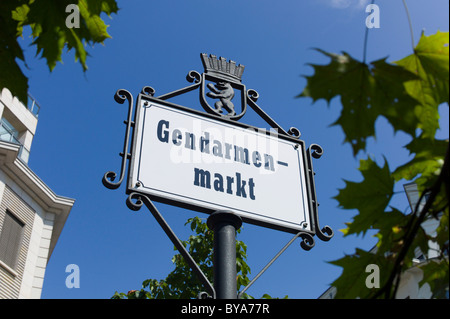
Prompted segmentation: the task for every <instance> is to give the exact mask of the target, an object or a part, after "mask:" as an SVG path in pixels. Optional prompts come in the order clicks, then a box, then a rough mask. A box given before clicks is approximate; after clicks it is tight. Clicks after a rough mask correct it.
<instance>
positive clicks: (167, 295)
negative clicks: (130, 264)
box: [112, 217, 287, 299]
mask: <svg viewBox="0 0 450 319" xmlns="http://www.w3.org/2000/svg"><path fill="white" fill-rule="evenodd" d="M188 224H189V225H190V228H191V230H192V231H193V232H195V234H196V235H191V236H189V239H188V240H187V241H182V243H183V245H184V246H185V247H187V248H188V252H189V254H190V255H191V256H192V258H194V260H195V261H196V262H197V264H198V265H199V267H200V269H201V270H202V272H203V273H204V274H205V276H206V277H207V278H208V280H209V281H210V282H211V283H212V282H213V277H214V276H213V253H212V247H213V242H214V233H213V232H212V231H211V230H209V229H208V227H207V226H206V223H205V222H203V221H202V220H201V219H200V218H199V217H194V218H190V219H188V221H187V222H186V224H185V225H188ZM241 229H242V228H240V229H238V230H237V232H238V233H240V231H241ZM174 250H175V248H174ZM246 260H247V246H246V245H245V244H244V243H243V242H242V241H239V240H236V271H237V288H238V290H239V289H240V288H241V287H242V288H244V287H245V286H247V285H248V283H249V282H250V280H249V278H248V274H249V273H250V267H249V266H248V265H247V262H246ZM172 262H173V263H174V265H175V269H174V270H173V271H172V272H170V273H169V275H168V276H167V277H166V278H165V279H161V280H157V279H147V280H145V281H144V282H143V283H142V288H141V289H140V290H130V291H128V293H119V292H116V293H115V294H114V295H113V297H112V299H190V298H197V297H198V294H199V293H200V292H202V291H205V289H204V287H203V285H202V284H201V282H200V281H199V280H198V279H197V277H196V275H195V274H194V273H193V272H192V271H191V269H190V267H189V265H188V264H187V263H186V262H185V261H184V258H183V257H182V256H181V255H180V254H176V255H175V256H174V257H173V258H172ZM243 297H244V298H253V297H252V296H249V295H247V294H244V296H243ZM286 297H287V296H286ZM286 297H285V298H286ZM261 298H262V299H271V298H272V297H271V296H270V295H268V294H264V295H263V296H262V297H261Z"/></svg>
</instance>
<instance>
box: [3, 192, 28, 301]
mask: <svg viewBox="0 0 450 319" xmlns="http://www.w3.org/2000/svg"><path fill="white" fill-rule="evenodd" d="M1 187H2V189H3V190H2V198H1V202H0V231H3V224H4V220H5V216H6V210H8V211H9V212H10V213H12V214H13V215H14V217H16V218H17V219H19V220H20V221H21V222H23V223H24V227H23V236H22V242H21V245H20V250H19V253H18V258H17V263H16V265H15V268H14V269H12V268H10V267H9V266H7V265H6V264H5V263H3V262H2V263H0V266H1V267H0V282H1V284H0V298H18V297H19V294H20V288H21V285H22V277H23V274H24V270H25V264H26V260H27V255H28V247H29V245H30V239H31V233H32V229H33V223H34V217H35V212H34V211H33V209H31V208H30V207H29V206H28V205H27V204H26V203H24V201H23V200H21V199H20V197H18V196H17V194H16V193H15V192H13V191H12V190H11V189H10V188H9V187H8V186H7V185H5V184H3V185H1Z"/></svg>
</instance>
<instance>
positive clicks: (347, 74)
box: [298, 49, 376, 154]
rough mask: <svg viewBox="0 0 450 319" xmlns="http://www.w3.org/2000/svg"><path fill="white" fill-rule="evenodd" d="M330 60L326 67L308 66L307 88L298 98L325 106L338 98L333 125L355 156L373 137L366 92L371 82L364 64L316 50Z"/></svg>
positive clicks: (343, 56)
mask: <svg viewBox="0 0 450 319" xmlns="http://www.w3.org/2000/svg"><path fill="white" fill-rule="evenodd" d="M316 50H317V51H319V52H321V53H322V54H324V55H326V56H328V57H329V58H331V62H330V63H329V64H328V65H311V66H312V67H313V68H314V75H313V76H306V79H307V81H308V82H307V85H306V87H305V88H304V90H303V92H302V93H301V94H300V95H299V96H298V97H311V98H312V99H313V102H315V101H317V100H319V99H325V100H326V101H327V102H328V103H329V102H330V101H331V99H332V98H334V97H335V96H338V95H339V96H340V97H341V102H342V105H343V106H344V108H343V109H342V113H341V115H340V117H339V119H338V120H337V121H336V122H335V123H333V125H340V126H341V127H342V130H343V131H344V133H345V142H349V143H350V144H351V145H352V147H353V152H354V154H356V153H357V152H358V151H359V150H362V149H365V146H366V143H365V140H366V138H367V137H369V136H373V135H374V134H375V128H374V123H375V120H376V113H375V112H374V111H373V109H371V107H370V95H371V93H370V91H371V88H372V86H373V79H372V78H371V76H370V71H369V68H368V66H367V65H366V64H365V63H362V62H359V61H357V60H355V59H353V58H352V57H351V56H350V55H349V54H348V53H345V52H343V54H334V53H328V52H325V51H323V50H320V49H316Z"/></svg>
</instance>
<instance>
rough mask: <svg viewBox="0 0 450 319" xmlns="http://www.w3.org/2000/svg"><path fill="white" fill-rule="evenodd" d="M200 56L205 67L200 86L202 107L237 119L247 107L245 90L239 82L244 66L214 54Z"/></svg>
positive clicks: (231, 118)
mask: <svg viewBox="0 0 450 319" xmlns="http://www.w3.org/2000/svg"><path fill="white" fill-rule="evenodd" d="M201 58H202V62H203V66H204V68H205V72H204V73H203V74H202V84H201V86H200V103H201V105H202V107H203V108H204V109H205V111H206V112H208V113H211V114H215V115H218V116H220V117H224V118H228V119H230V120H239V119H240V118H241V117H242V116H244V114H245V112H246V109H247V94H246V93H247V92H246V89H245V85H244V84H242V83H241V77H242V73H243V72H244V66H243V65H240V64H239V65H236V63H235V62H234V61H231V60H230V61H227V60H226V59H225V58H222V57H220V58H219V59H217V58H216V56H215V55H210V56H209V57H208V56H207V55H206V54H201ZM239 103H240V104H241V105H240V106H239Z"/></svg>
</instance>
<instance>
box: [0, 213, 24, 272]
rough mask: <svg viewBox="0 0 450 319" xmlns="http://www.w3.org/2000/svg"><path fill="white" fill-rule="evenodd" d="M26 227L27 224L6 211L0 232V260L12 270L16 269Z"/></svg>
mask: <svg viewBox="0 0 450 319" xmlns="http://www.w3.org/2000/svg"><path fill="white" fill-rule="evenodd" d="M24 226H25V224H24V223H22V222H21V221H20V220H19V219H17V217H15V216H14V215H13V214H12V213H11V212H9V211H8V210H7V211H6V214H5V220H4V221H3V227H2V229H1V230H0V260H1V261H2V262H4V263H5V264H6V265H7V266H9V267H11V268H12V269H15V267H16V262H17V256H18V255H19V251H20V245H21V243H22V235H23V227H24Z"/></svg>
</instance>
